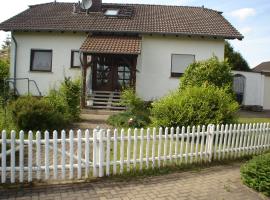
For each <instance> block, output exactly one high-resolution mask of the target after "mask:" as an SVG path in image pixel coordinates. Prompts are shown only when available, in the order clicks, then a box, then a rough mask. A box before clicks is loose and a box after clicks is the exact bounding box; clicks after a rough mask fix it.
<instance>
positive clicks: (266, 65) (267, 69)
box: [253, 61, 270, 76]
mask: <svg viewBox="0 0 270 200" xmlns="http://www.w3.org/2000/svg"><path fill="white" fill-rule="evenodd" d="M253 71H254V72H260V73H262V74H265V75H267V76H270V61H268V62H262V63H261V64H259V65H257V66H256V67H255V68H253Z"/></svg>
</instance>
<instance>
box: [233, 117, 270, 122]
mask: <svg viewBox="0 0 270 200" xmlns="http://www.w3.org/2000/svg"><path fill="white" fill-rule="evenodd" d="M238 122H239V123H270V118H245V117H239V119H238Z"/></svg>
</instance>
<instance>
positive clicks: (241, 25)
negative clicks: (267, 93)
mask: <svg viewBox="0 0 270 200" xmlns="http://www.w3.org/2000/svg"><path fill="white" fill-rule="evenodd" d="M1 1H2V2H1V7H0V22H2V21H5V20H7V19H8V18H10V17H12V16H14V15H16V14H18V13H19V12H22V11H23V10H25V9H27V8H28V5H33V4H39V3H45V2H52V1H53V0H1ZM57 1H58V2H60V0H57ZM62 1H64V2H77V0H61V2H62ZM103 2H106V3H144V4H161V5H163V4H164V5H187V6H205V7H207V8H211V9H215V10H218V11H222V12H223V16H224V17H225V18H226V19H227V20H229V22H231V23H232V25H233V26H234V27H235V28H237V29H238V30H239V31H240V32H241V33H242V34H243V35H244V39H243V40H242V41H239V40H230V42H231V44H232V45H233V47H234V48H235V50H236V51H239V52H240V53H241V54H242V55H243V57H244V58H245V59H246V60H247V61H248V64H249V65H250V67H251V68H253V67H255V66H256V65H258V64H260V63H261V62H264V61H270V26H269V21H270V12H269V11H270V0H103ZM7 34H8V33H6V32H3V31H0V44H2V42H3V41H4V40H5V38H6V37H7Z"/></svg>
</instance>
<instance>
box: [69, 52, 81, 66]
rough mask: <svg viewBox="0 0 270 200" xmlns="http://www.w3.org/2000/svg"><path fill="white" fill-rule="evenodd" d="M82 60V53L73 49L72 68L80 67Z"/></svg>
mask: <svg viewBox="0 0 270 200" xmlns="http://www.w3.org/2000/svg"><path fill="white" fill-rule="evenodd" d="M80 66H81V62H80V53H79V51H71V64H70V67H71V68H80Z"/></svg>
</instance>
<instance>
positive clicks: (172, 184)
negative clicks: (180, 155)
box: [0, 164, 267, 200]
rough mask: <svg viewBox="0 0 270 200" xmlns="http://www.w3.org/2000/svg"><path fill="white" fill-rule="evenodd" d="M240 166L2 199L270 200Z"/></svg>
mask: <svg viewBox="0 0 270 200" xmlns="http://www.w3.org/2000/svg"><path fill="white" fill-rule="evenodd" d="M239 167H240V164H232V165H226V166H215V167H211V168H207V169H203V170H202V171H199V172H182V173H172V174H168V175H162V176H154V177H147V178H141V179H133V180H130V181H123V180H122V181H119V180H112V179H105V180H104V179H103V180H99V181H97V182H92V183H79V184H68V185H51V186H36V187H33V188H28V189H10V190H3V189H2V190H1V189H0V199H21V200H22V199H32V200H34V199H45V200H58V199H59V200H60V199H64V200H75V199H100V200H102V199H103V200H106V199H123V200H124V199H127V200H129V199H183V200H184V199H196V200H202V199H207V200H212V199H216V200H219V199H220V200H222V199H224V200H230V199H232V200H248V199H249V200H253V199H254V200H259V199H267V198H266V197H264V196H262V195H259V194H258V193H256V192H254V191H253V190H251V189H249V188H247V187H246V186H244V185H243V184H242V183H241V180H240V175H239Z"/></svg>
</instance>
